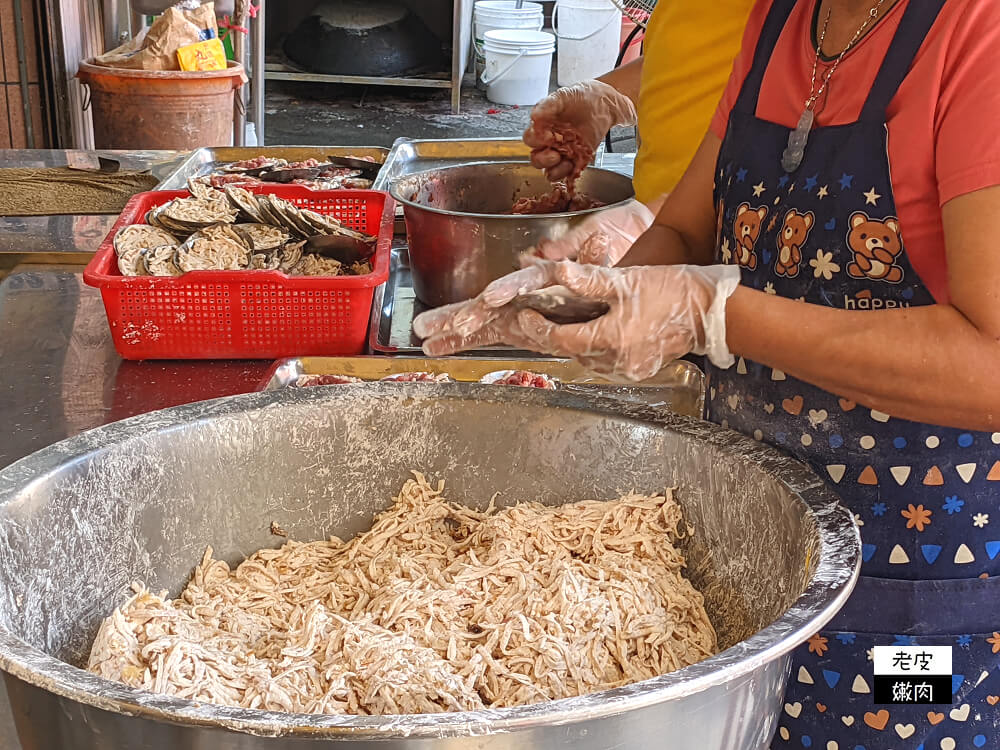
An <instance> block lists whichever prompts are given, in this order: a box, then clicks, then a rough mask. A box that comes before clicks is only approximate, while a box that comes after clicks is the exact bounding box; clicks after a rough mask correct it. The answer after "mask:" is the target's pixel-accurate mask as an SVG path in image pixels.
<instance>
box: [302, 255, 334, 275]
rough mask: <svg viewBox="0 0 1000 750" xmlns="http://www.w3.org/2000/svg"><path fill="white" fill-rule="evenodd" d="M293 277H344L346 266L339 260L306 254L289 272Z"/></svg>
mask: <svg viewBox="0 0 1000 750" xmlns="http://www.w3.org/2000/svg"><path fill="white" fill-rule="evenodd" d="M289 275H291V276H343V275H344V265H343V263H341V262H340V261H339V260H334V259H333V258H325V257H323V256H322V255H317V254H316V253H306V254H305V255H303V256H302V260H300V261H299V262H298V263H297V264H296V265H295V266H294V267H293V268H292V270H291V271H290V272H289Z"/></svg>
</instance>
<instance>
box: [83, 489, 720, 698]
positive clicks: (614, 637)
mask: <svg viewBox="0 0 1000 750" xmlns="http://www.w3.org/2000/svg"><path fill="white" fill-rule="evenodd" d="M443 489H444V485H443V483H441V484H439V485H438V486H437V487H432V486H431V485H430V484H429V483H428V482H427V480H426V479H425V478H424V477H423V476H422V475H420V474H415V479H412V480H409V481H408V482H407V483H406V485H405V486H404V487H403V489H402V491H401V493H400V495H399V496H398V497H397V498H396V500H395V503H394V505H393V506H392V507H391V508H390V509H389V510H387V511H385V512H383V513H382V514H380V515H379V516H377V517H376V519H375V522H374V525H373V526H372V528H371V530H370V531H368V532H366V533H364V534H361V535H360V536H358V537H356V538H354V539H352V540H350V541H348V542H343V541H341V540H340V539H337V538H331V539H330V540H329V541H318V542H309V543H300V542H294V541H289V542H288V543H287V544H285V545H284V546H283V547H281V548H280V549H264V550H260V551H259V552H256V553H255V554H253V555H251V556H250V557H249V558H248V559H247V560H245V561H244V562H243V563H242V564H240V565H239V566H238V567H237V568H236V569H235V570H230V568H229V566H228V565H227V564H226V563H225V562H222V561H220V560H215V559H214V558H213V557H212V550H211V549H209V550H208V551H207V552H206V553H205V557H204V559H203V560H202V562H201V564H200V565H199V566H198V567H197V569H196V570H195V572H194V576H193V577H192V579H191V581H190V582H189V583H188V585H187V587H186V588H185V589H184V591H183V592H182V593H181V595H180V598H178V599H175V600H173V601H169V600H166V599H165V598H164V597H165V596H166V592H164V593H163V594H160V595H156V594H153V593H150V592H149V591H147V590H145V589H143V588H141V587H138V586H137V587H136V591H137V593H136V595H135V596H134V597H133V598H132V599H130V600H129V601H128V602H127V603H126V604H124V605H123V606H122V607H120V608H118V609H116V610H115V611H114V613H113V614H112V615H111V616H110V617H109V618H108V619H107V620H105V622H104V623H103V624H102V626H101V628H100V632H99V633H98V635H97V639H96V641H95V643H94V645H93V649H92V652H91V655H90V661H89V664H88V669H89V670H90V671H92V672H94V673H96V674H99V675H101V676H103V677H107V678H110V679H113V680H118V681H120V682H123V683H125V684H127V685H131V686H133V687H136V688H141V689H145V690H151V691H154V692H158V693H166V694H169V695H174V696H178V697H182V698H190V699H193V700H199V701H206V702H210V703H217V704H224V705H229V706H240V707H244V708H263V709H272V710H282V711H294V712H304V713H327V714H334V713H336V714H340V713H351V714H370V715H382V714H410V713H434V712H440V711H460V710H470V709H482V708H488V707H503V706H516V705H521V704H528V703H537V702H540V701H545V700H553V699H557V698H565V697H570V696H577V695H581V694H585V693H590V692H593V691H597V690H603V689H606V688H612V687H617V686H620V685H624V684H627V683H631V682H636V681H639V680H644V679H647V678H650V677H653V676H656V675H660V674H663V673H665V672H670V671H671V670H675V669H678V668H680V667H683V666H685V665H688V664H692V663H694V662H697V661H699V660H701V659H704V658H706V657H708V656H710V655H711V654H712V653H714V651H715V649H716V637H715V631H714V630H713V628H712V624H711V623H710V622H709V619H708V616H707V615H706V613H705V609H704V606H703V599H702V596H701V594H700V593H699V592H698V591H696V590H695V589H694V587H693V586H692V585H691V584H690V583H689V582H688V580H687V579H685V578H684V577H683V575H682V569H683V567H684V559H683V557H682V556H681V554H680V552H678V551H677V550H676V549H675V547H674V542H676V541H677V540H679V539H681V538H682V537H683V536H684V535H686V534H688V533H690V530H689V529H688V528H687V527H686V526H685V525H684V524H683V522H682V519H681V510H680V507H679V506H678V504H677V503H676V502H675V501H674V500H673V499H672V497H670V496H669V494H668V495H667V496H666V497H644V496H639V495H634V494H633V495H628V496H626V497H623V498H622V499H620V500H618V501H614V502H603V501H585V502H579V503H574V504H571V505H564V506H560V507H546V506H542V505H539V504H536V503H524V504H519V505H516V506H513V507H509V508H506V509H503V510H500V511H498V512H493V509H490V510H488V511H487V512H485V513H481V512H478V511H474V510H471V509H469V508H467V507H463V506H461V505H456V504H452V503H449V502H447V501H446V500H445V499H444V497H443V496H442V492H443Z"/></svg>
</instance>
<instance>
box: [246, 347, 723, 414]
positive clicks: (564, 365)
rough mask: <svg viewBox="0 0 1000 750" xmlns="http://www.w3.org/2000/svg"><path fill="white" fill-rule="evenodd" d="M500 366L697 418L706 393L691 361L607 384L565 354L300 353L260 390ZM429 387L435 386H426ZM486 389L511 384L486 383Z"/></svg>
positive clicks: (476, 372)
mask: <svg viewBox="0 0 1000 750" xmlns="http://www.w3.org/2000/svg"><path fill="white" fill-rule="evenodd" d="M498 370H530V371H531V372H537V373H539V374H542V375H548V376H550V377H553V378H556V379H557V380H559V382H560V384H561V387H562V388H563V389H565V390H571V391H572V390H576V391H587V392H596V393H599V394H601V395H604V396H609V397H611V398H617V399H620V400H623V401H628V402H631V403H641V404H646V405H648V406H656V407H661V408H667V409H669V410H670V411H673V412H675V413H677V414H685V415H687V416H691V417H701V415H702V407H703V405H704V398H705V376H704V374H703V373H702V371H701V370H699V369H698V368H697V367H696V366H695V365H693V364H691V363H690V362H686V361H683V360H678V361H677V362H672V363H671V364H670V365H668V366H667V367H665V368H664V369H663V370H661V371H660V373H659V374H658V375H656V377H655V378H652V379H651V380H648V381H646V382H644V383H642V384H638V385H633V384H629V385H621V384H618V383H611V382H609V381H607V380H604V379H602V378H599V377H596V376H594V375H592V374H589V373H588V372H587V371H586V370H585V369H584V368H583V367H581V366H580V365H579V364H577V363H576V362H573V361H571V360H565V359H532V360H525V359H518V358H513V357H508V358H499V357H497V358H493V357H482V356H480V357H478V358H475V359H472V358H467V357H461V358H458V357H444V358H440V359H426V358H423V357H299V358H289V359H279V360H278V361H277V362H275V363H274V366H273V367H272V368H271V370H270V371H269V372H268V374H267V376H266V379H265V380H264V382H263V383H262V384H261V389H260V390H265V391H273V390H277V389H279V388H286V387H288V386H290V385H291V384H292V383H294V382H295V381H296V379H298V378H299V376H301V375H350V376H351V377H355V378H361V379H362V380H371V381H378V380H381V379H382V378H384V377H386V376H387V375H395V374H398V373H403V372H432V373H435V374H436V373H448V375H450V376H451V377H452V379H454V380H457V381H458V382H460V383H476V382H478V381H479V379H480V378H482V377H483V376H484V375H486V374H488V373H491V372H496V371H498ZM428 387H433V386H430V385H429V386H428ZM483 387H484V388H504V387H511V386H492V385H484V386H483Z"/></svg>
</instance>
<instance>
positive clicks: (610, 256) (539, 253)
mask: <svg viewBox="0 0 1000 750" xmlns="http://www.w3.org/2000/svg"><path fill="white" fill-rule="evenodd" d="M655 218H656V217H655V216H654V215H653V212H652V211H650V210H649V209H648V208H647V207H646V206H645V205H643V204H642V203H640V202H639V201H636V200H632V201H629V202H628V203H624V204H622V205H620V206H615V207H614V208H606V209H604V210H603V211H596V212H594V213H592V214H589V215H588V216H587V217H586V218H584V219H583V221H581V222H580V223H579V224H577V225H576V226H574V227H573V228H572V229H570V230H569V231H568V232H566V234H564V235H563V236H562V237H560V238H559V239H557V240H542V241H541V242H539V243H538V245H537V246H536V247H535V249H534V256H535V257H538V258H544V259H545V260H575V261H577V262H578V263H584V264H586V265H591V266H614V265H617V263H618V261H620V260H621V259H622V258H624V257H625V254H626V253H627V252H628V251H629V249H630V248H631V247H632V245H633V244H634V243H635V241H636V240H637V239H639V236H640V235H642V233H643V232H645V231H646V230H647V229H649V228H650V226H652V224H653V220H654V219H655Z"/></svg>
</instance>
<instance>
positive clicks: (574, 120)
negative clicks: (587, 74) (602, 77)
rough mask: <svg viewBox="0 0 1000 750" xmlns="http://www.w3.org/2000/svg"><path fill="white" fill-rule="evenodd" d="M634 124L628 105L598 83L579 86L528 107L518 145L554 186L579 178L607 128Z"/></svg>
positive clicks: (629, 102) (632, 107) (628, 101)
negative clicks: (525, 126) (527, 118)
mask: <svg viewBox="0 0 1000 750" xmlns="http://www.w3.org/2000/svg"><path fill="white" fill-rule="evenodd" d="M635 123H636V112H635V105H634V104H633V103H632V100H631V99H629V98H628V97H627V96H625V95H624V94H622V93H621V92H619V91H618V89H616V88H615V87H614V86H610V85H609V84H607V83H603V82H602V81H596V80H590V81H581V82H580V83H575V84H573V85H572V86H565V87H564V88H561V89H558V90H556V91H555V92H553V93H551V94H549V95H548V96H547V97H545V98H544V99H542V100H541V101H540V102H538V104H536V105H535V106H534V108H533V109H532V110H531V124H530V125H529V126H528V129H527V130H525V131H524V142H525V143H526V144H527V145H528V146H530V147H531V163H532V164H534V165H535V166H536V167H538V168H539V169H543V170H545V176H546V177H548V178H549V180H551V181H552V182H556V181H558V180H564V179H566V178H567V177H570V176H572V175H574V174H579V172H580V171H581V170H582V168H583V166H585V165H586V164H587V163H588V162H589V161H590V160H591V159H592V158H593V155H594V152H595V151H596V150H597V147H598V146H599V145H600V144H601V141H602V140H603V139H604V136H605V134H606V133H607V132H608V131H609V130H611V128H612V127H613V126H615V125H635ZM567 135H571V138H572V143H571V144H570V143H566V141H565V138H566V136H567Z"/></svg>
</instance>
